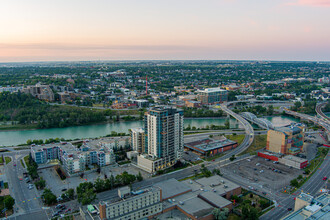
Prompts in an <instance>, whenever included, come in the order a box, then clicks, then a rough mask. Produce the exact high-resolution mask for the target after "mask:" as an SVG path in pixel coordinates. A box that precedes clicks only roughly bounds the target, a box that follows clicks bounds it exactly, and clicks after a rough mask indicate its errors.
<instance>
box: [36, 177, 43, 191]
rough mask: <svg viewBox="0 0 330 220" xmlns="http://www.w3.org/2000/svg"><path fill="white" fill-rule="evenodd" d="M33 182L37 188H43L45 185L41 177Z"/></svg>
mask: <svg viewBox="0 0 330 220" xmlns="http://www.w3.org/2000/svg"><path fill="white" fill-rule="evenodd" d="M34 184H35V185H36V187H37V189H43V188H45V186H46V181H45V180H44V179H43V178H42V177H40V179H39V180H38V181H36V182H35V183H34Z"/></svg>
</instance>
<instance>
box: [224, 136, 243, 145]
mask: <svg viewBox="0 0 330 220" xmlns="http://www.w3.org/2000/svg"><path fill="white" fill-rule="evenodd" d="M226 138H228V139H229V140H232V141H236V142H237V144H238V145H240V144H241V143H242V142H243V140H244V138H245V134H238V135H232V134H231V135H226Z"/></svg>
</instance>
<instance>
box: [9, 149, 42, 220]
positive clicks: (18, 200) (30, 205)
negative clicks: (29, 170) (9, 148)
mask: <svg viewBox="0 0 330 220" xmlns="http://www.w3.org/2000/svg"><path fill="white" fill-rule="evenodd" d="M27 152H29V151H26V150H23V151H16V152H7V153H3V154H4V156H9V157H11V158H12V161H11V162H10V163H8V164H6V165H5V172H6V176H7V180H8V185H9V190H10V193H11V195H12V196H13V197H14V198H15V207H14V208H15V214H14V215H12V216H10V217H9V219H22V220H23V219H27V216H31V217H32V216H33V219H35V220H37V219H40V220H41V219H47V215H46V212H45V211H44V210H43V209H42V201H41V199H40V196H39V195H38V192H37V189H36V188H35V187H33V189H31V190H29V189H28V184H29V183H26V182H25V180H24V179H23V172H26V169H25V168H24V167H23V166H22V164H21V162H20V160H21V159H22V158H23V157H24V156H26V155H27ZM15 165H16V166H15ZM20 178H22V180H20Z"/></svg>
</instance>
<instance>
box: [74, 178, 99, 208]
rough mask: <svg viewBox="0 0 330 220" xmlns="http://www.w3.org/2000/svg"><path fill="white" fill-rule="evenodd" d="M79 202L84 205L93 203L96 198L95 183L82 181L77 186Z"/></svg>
mask: <svg viewBox="0 0 330 220" xmlns="http://www.w3.org/2000/svg"><path fill="white" fill-rule="evenodd" d="M77 196H78V202H80V203H81V204H83V205H86V204H88V203H91V202H92V201H93V200H94V199H95V198H96V194H95V192H94V185H93V183H91V182H85V183H80V184H79V186H78V187H77Z"/></svg>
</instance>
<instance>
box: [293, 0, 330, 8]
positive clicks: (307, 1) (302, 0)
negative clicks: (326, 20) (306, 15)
mask: <svg viewBox="0 0 330 220" xmlns="http://www.w3.org/2000/svg"><path fill="white" fill-rule="evenodd" d="M287 5H300V6H314V7H330V0H295V1H294V2H288V3H287Z"/></svg>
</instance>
